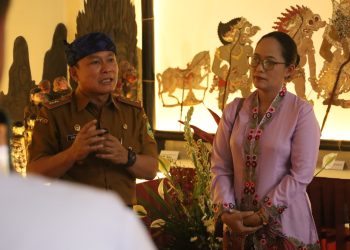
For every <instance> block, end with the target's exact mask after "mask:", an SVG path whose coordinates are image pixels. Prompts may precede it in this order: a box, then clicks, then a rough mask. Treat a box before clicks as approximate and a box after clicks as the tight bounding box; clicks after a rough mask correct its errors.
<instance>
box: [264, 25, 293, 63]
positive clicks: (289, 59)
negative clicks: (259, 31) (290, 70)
mask: <svg viewBox="0 0 350 250" xmlns="http://www.w3.org/2000/svg"><path fill="white" fill-rule="evenodd" d="M269 37H271V38H274V39H276V40H277V41H278V43H279V44H280V45H281V48H282V56H283V58H284V61H285V63H286V65H287V66H289V65H291V64H294V65H295V66H298V64H299V61H300V57H299V55H298V49H297V45H296V44H295V42H294V40H293V39H292V38H291V37H290V36H289V35H288V34H286V33H284V32H281V31H273V32H270V33H268V34H266V35H264V36H263V37H261V38H260V40H259V42H260V41H261V40H263V39H264V38H269ZM259 42H258V43H259Z"/></svg>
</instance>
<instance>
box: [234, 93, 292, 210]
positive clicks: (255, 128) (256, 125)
mask: <svg viewBox="0 0 350 250" xmlns="http://www.w3.org/2000/svg"><path fill="white" fill-rule="evenodd" d="M285 94H286V88H285V87H284V86H283V87H282V88H281V90H280V92H279V94H278V95H277V96H276V97H275V99H274V100H273V101H272V103H271V105H270V107H269V108H268V109H267V111H266V113H265V115H264V117H263V118H262V120H261V121H260V122H259V118H258V113H259V101H258V93H257V92H255V96H254V97H253V102H252V104H251V105H252V108H251V112H252V114H251V116H250V117H251V118H250V128H249V130H248V134H247V136H246V141H245V147H244V153H245V166H246V168H245V171H244V180H245V183H246V185H245V187H244V189H243V196H242V200H241V201H240V205H239V207H240V208H241V209H242V210H253V211H257V210H258V209H259V208H260V206H261V204H259V202H257V200H256V199H254V195H255V191H256V190H255V182H256V175H255V170H256V168H257V166H258V161H257V158H258V151H259V150H258V145H259V141H260V139H261V137H262V136H263V131H264V128H265V126H266V125H267V124H268V123H269V121H271V119H272V118H273V114H274V113H275V112H276V110H277V109H278V107H279V104H280V102H281V100H282V98H283V97H284V96H285ZM247 183H249V186H247ZM271 205H272V203H271Z"/></svg>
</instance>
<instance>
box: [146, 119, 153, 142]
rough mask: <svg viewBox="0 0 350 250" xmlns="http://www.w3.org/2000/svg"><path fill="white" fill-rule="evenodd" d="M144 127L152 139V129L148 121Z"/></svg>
mask: <svg viewBox="0 0 350 250" xmlns="http://www.w3.org/2000/svg"><path fill="white" fill-rule="evenodd" d="M146 127H147V134H148V135H149V136H150V137H151V138H152V139H153V140H154V134H153V130H152V128H151V125H150V124H149V122H147V124H146Z"/></svg>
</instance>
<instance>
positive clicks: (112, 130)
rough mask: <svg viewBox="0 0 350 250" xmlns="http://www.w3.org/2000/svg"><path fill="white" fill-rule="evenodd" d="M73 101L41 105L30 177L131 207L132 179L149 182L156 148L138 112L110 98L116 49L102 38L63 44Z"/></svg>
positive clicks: (136, 106) (89, 36)
mask: <svg viewBox="0 0 350 250" xmlns="http://www.w3.org/2000/svg"><path fill="white" fill-rule="evenodd" d="M66 54H67V61H68V65H69V66H70V68H69V71H70V75H71V77H72V78H73V79H74V80H75V81H76V82H78V87H77V89H76V90H75V91H74V92H73V94H72V95H70V96H66V97H64V98H62V99H60V100H59V101H56V102H51V103H48V104H46V105H45V106H44V107H43V108H42V109H41V111H40V113H39V116H38V118H37V121H36V124H35V127H34V131H33V139H32V144H31V145H30V147H29V155H30V156H29V157H30V159H29V164H28V166H27V170H28V171H29V172H34V173H39V174H42V175H46V176H49V177H59V178H62V179H66V180H72V181H75V182H79V183H85V184H88V185H92V186H96V187H103V188H106V189H108V190H114V191H116V192H117V193H118V194H119V195H120V196H121V197H122V198H123V200H124V201H125V203H126V204H127V205H132V204H134V203H135V201H136V197H135V178H141V179H153V178H154V177H155V175H156V172H157V166H158V164H157V147H156V142H155V140H154V138H153V135H152V131H151V130H150V127H149V124H148V120H147V117H146V115H145V113H144V111H143V109H142V107H141V106H140V105H139V104H138V103H136V102H131V101H128V100H126V99H124V98H122V97H116V96H113V94H112V93H113V92H114V89H115V87H116V83H117V80H118V64H117V60H116V47H115V45H114V43H113V42H112V40H111V39H110V38H109V37H108V36H106V35H105V34H103V33H98V32H96V33H89V34H87V35H84V36H82V37H80V38H77V39H76V40H75V41H74V42H73V43H71V44H67V51H66Z"/></svg>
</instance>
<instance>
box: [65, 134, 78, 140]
mask: <svg viewBox="0 0 350 250" xmlns="http://www.w3.org/2000/svg"><path fill="white" fill-rule="evenodd" d="M75 137H77V135H76V134H72V135H67V141H74V140H75Z"/></svg>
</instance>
